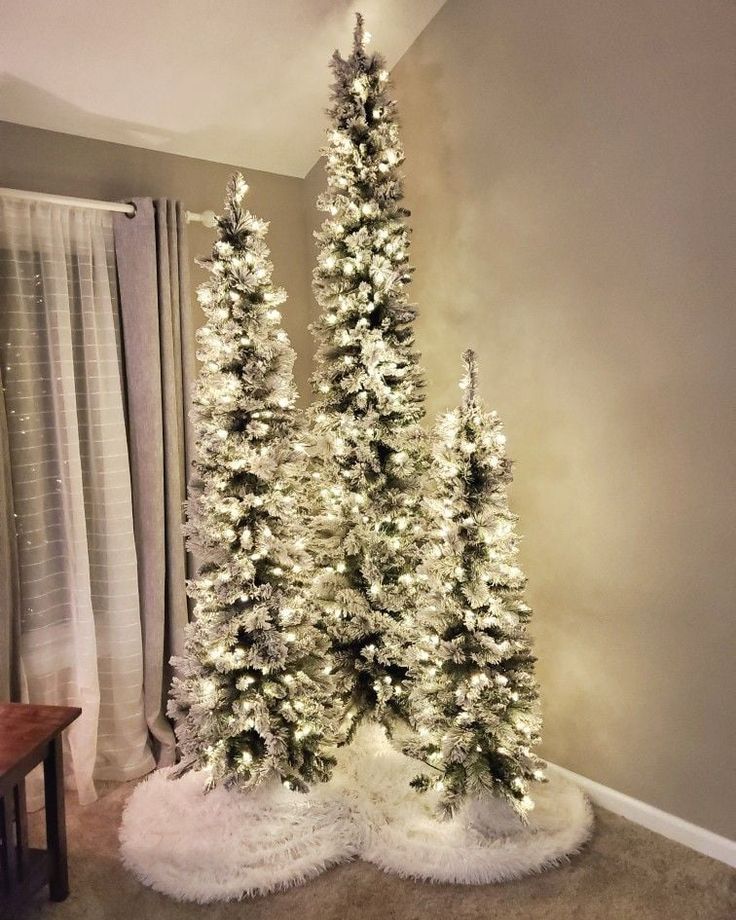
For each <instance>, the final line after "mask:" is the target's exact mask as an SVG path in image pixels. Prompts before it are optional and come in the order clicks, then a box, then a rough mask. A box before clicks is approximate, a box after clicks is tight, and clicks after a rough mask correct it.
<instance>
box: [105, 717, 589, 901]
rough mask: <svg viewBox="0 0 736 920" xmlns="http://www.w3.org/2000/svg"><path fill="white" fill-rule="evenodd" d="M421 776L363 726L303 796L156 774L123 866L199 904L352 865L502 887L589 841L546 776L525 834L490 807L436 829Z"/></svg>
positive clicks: (477, 804) (569, 800) (579, 813)
mask: <svg viewBox="0 0 736 920" xmlns="http://www.w3.org/2000/svg"><path fill="white" fill-rule="evenodd" d="M423 767H424V765H423V764H419V763H417V762H416V761H414V760H411V759H410V758H408V757H405V756H404V755H402V754H400V753H399V752H397V751H396V750H395V749H394V748H393V747H392V746H391V744H390V742H389V741H388V739H387V738H386V735H385V732H384V730H383V729H382V728H381V727H379V726H378V725H375V724H372V723H366V724H364V725H363V726H361V728H360V729H359V730H358V732H357V733H356V736H355V739H354V741H353V743H352V744H351V745H350V746H349V747H347V748H344V749H342V750H340V751H339V752H338V766H337V768H336V770H335V774H334V776H333V779H332V780H331V781H330V782H329V783H327V784H325V785H316V786H314V787H313V789H312V791H311V792H310V793H309V794H308V795H303V794H300V793H297V792H291V791H290V790H288V789H285V788H284V787H283V786H282V785H281V784H280V783H278V782H275V783H272V784H268V785H267V786H265V787H261V788H259V789H256V790H253V791H250V792H246V793H243V792H237V791H234V790H231V791H228V790H225V789H223V788H216V789H214V790H213V791H212V792H209V793H207V794H206V795H205V794H204V792H203V788H204V783H205V779H204V776H203V774H201V773H188V774H185V775H184V776H183V777H181V778H179V779H175V780H168V779H167V772H168V771H166V770H160V771H158V772H157V773H154V774H153V775H152V776H151V777H150V778H149V779H148V780H146V781H145V782H143V783H140V784H139V785H138V786H137V787H136V788H135V789H134V791H133V793H132V795H131V796H130V798H129V800H128V804H127V806H126V809H125V813H124V815H123V823H122V827H121V829H120V842H121V853H122V859H123V863H124V864H125V865H126V866H127V867H128V869H130V870H131V871H132V872H133V874H134V875H135V876H136V877H137V878H138V879H139V880H140V881H141V882H143V883H144V884H146V885H149V886H150V887H152V888H155V889H156V890H158V891H161V892H163V893H164V894H168V895H170V896H172V897H174V898H177V899H180V900H184V901H198V902H200V903H208V902H212V901H227V900H235V899H238V898H242V897H246V896H249V895H261V894H267V893H269V892H271V891H276V890H278V889H282V888H287V887H289V886H291V885H297V884H300V883H302V882H305V881H306V880H307V879H309V878H312V877H314V876H316V875H318V874H319V873H320V872H322V871H323V870H324V869H326V868H328V867H329V866H333V865H336V864H338V863H341V862H345V861H347V860H350V859H353V858H354V857H356V856H359V857H360V858H361V859H364V860H366V861H367V862H370V863H373V864H375V865H376V866H380V867H381V868H382V869H384V870H385V871H386V872H390V873H392V874H396V875H401V876H404V877H409V878H415V879H420V880H425V881H431V882H450V883H455V884H466V885H471V884H488V883H491V882H502V881H506V880H508V879H513V878H518V877H520V876H522V875H527V874H529V873H532V872H540V871H542V870H543V869H546V868H549V867H550V866H553V865H555V864H557V863H559V862H561V861H562V860H563V859H565V858H566V857H568V856H570V855H571V854H573V853H576V852H577V851H578V850H579V849H580V847H581V846H582V845H583V844H584V843H585V841H586V840H587V839H588V837H589V836H590V833H591V829H592V825H593V816H592V810H591V808H590V805H589V803H588V801H587V799H586V798H585V796H584V795H583V793H582V792H581V790H580V789H578V787H577V786H574V785H572V784H571V783H568V782H566V781H565V780H562V779H559V778H557V777H553V778H552V779H551V781H550V782H549V783H540V784H538V785H537V786H536V788H534V789H533V790H532V792H531V795H532V798H533V799H534V801H535V804H536V807H535V809H534V811H532V813H531V815H530V821H529V824H528V825H527V826H526V827H524V826H522V825H521V823H520V822H519V819H518V818H517V817H516V816H515V815H514V814H513V812H512V811H511V809H510V808H508V806H506V805H505V804H504V803H503V802H500V801H497V800H495V799H492V798H489V799H484V800H475V801H472V802H470V803H468V804H467V805H466V806H465V807H464V808H463V809H462V810H461V811H460V812H458V814H457V815H456V816H455V817H454V818H453V819H452V820H450V821H441V820H438V819H437V818H436V817H435V812H434V808H435V806H436V804H437V796H436V795H435V794H433V793H432V792H428V793H424V794H421V795H420V794H418V793H416V792H415V791H414V790H413V789H412V788H410V786H409V781H410V780H411V779H412V777H414V776H415V775H416V774H417V773H418V772H419V771H420V770H421V769H422V768H423ZM424 769H426V768H424Z"/></svg>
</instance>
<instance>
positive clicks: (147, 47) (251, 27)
mask: <svg viewBox="0 0 736 920" xmlns="http://www.w3.org/2000/svg"><path fill="white" fill-rule="evenodd" d="M443 3H444V0H362V2H352V0H342V2H341V0H217V2H215V0H31V2H29V0H3V2H2V26H1V27H0V63H1V66H2V71H3V72H2V74H0V120H4V121H13V122H17V123H19V124H25V125H31V126H33V127H38V128H47V129H50V130H53V131H62V132H64V133H67V134H79V135H82V136H83V137H94V138H99V139H101V140H106V141H114V142H117V143H121V144H131V145H133V146H136V147H147V148H152V149H155V150H162V151H166V152H169V153H178V154H183V155H185V156H191V157H199V158H202V159H206V160H215V161H218V162H222V163H232V164H237V165H243V166H247V167H250V168H252V169H264V170H269V171H271V172H277V173H283V174H286V175H293V176H304V175H305V174H306V173H307V172H308V170H309V169H310V167H311V166H312V165H313V164H314V162H315V161H316V160H317V158H318V152H319V147H320V145H321V143H322V136H323V131H324V125H325V119H324V114H323V111H324V108H325V106H326V104H327V94H328V86H329V83H330V75H329V71H328V67H327V64H328V61H329V58H330V55H331V53H332V51H333V50H334V49H335V48H336V47H339V48H340V49H341V50H343V51H347V50H348V48H349V46H350V42H351V33H352V28H353V22H354V13H355V10H357V9H360V10H361V12H363V14H364V15H365V17H366V26H367V28H368V30H369V31H370V32H371V33H372V35H373V36H374V38H373V45H374V46H375V47H376V48H377V49H380V50H381V51H382V52H383V53H384V54H385V55H386V57H387V59H388V63H389V66H393V64H395V63H396V61H398V60H399V58H400V57H401V55H402V54H403V53H404V52H405V51H406V50H407V49H408V48H409V46H410V45H411V44H412V42H413V41H414V39H415V38H416V37H417V35H418V34H419V33H420V32H421V31H422V29H423V28H424V27H425V26H426V25H427V23H428V22H429V21H430V19H432V17H433V16H434V15H435V13H436V12H437V11H438V10H439V9H440V7H441V6H442V5H443Z"/></svg>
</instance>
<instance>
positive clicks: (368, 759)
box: [329, 724, 593, 885]
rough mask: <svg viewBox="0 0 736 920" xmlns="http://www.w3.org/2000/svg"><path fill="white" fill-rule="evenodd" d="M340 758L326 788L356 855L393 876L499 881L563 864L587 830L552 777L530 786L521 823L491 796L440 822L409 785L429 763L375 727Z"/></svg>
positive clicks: (573, 792) (432, 802)
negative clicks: (349, 829) (354, 837)
mask: <svg viewBox="0 0 736 920" xmlns="http://www.w3.org/2000/svg"><path fill="white" fill-rule="evenodd" d="M338 756H339V764H338V768H337V769H336V771H335V776H334V778H333V779H332V780H331V782H330V784H329V785H330V786H331V787H332V788H333V790H334V793H335V794H336V795H339V797H340V798H342V800H343V801H345V802H349V803H350V806H351V809H352V811H353V815H354V820H355V821H356V822H357V824H358V825H359V826H360V828H361V841H360V846H361V853H360V856H361V859H364V860H366V861H367V862H371V863H374V864H375V865H377V866H380V867H381V868H382V869H384V870H385V871H387V872H390V873H392V874H395V875H401V876H404V877H409V878H415V879H421V880H426V881H431V882H451V883H456V884H466V885H474V884H488V883H491V882H502V881H506V880H508V879H513V878H518V877H520V876H522V875H527V874H529V873H532V872H540V871H542V870H543V869H546V868H548V867H550V866H553V865H555V864H557V863H559V862H561V861H562V860H564V859H565V858H566V857H568V856H570V855H572V854H574V853H576V852H577V851H578V850H579V849H580V847H581V846H582V845H583V844H584V843H585V841H586V840H587V839H588V837H589V836H590V834H591V831H592V827H593V813H592V809H591V807H590V804H589V802H588V800H587V798H586V797H585V795H584V794H583V792H582V791H581V790H580V789H579V788H578V787H577V786H575V785H573V784H572V783H569V782H567V781H566V780H563V779H561V778H558V777H553V778H552V779H551V780H550V781H549V782H548V783H538V784H536V786H535V787H534V788H533V789H532V790H531V792H530V794H531V796H532V798H533V799H534V802H535V808H534V810H533V811H532V812H531V814H530V820H529V824H528V825H527V826H524V825H522V824H521V822H520V821H519V819H518V818H517V817H516V815H515V814H514V813H513V812H512V811H511V809H510V808H509V807H508V806H507V805H506V804H505V803H503V802H502V801H499V800H496V799H493V798H490V797H489V798H487V799H475V800H473V801H471V802H469V803H468V804H467V805H466V806H465V807H464V808H463V809H462V810H461V811H459V812H458V813H457V814H456V816H455V817H454V818H453V819H452V820H449V821H442V820H438V819H437V817H436V816H435V815H436V813H435V810H434V809H435V807H436V805H437V802H438V796H437V795H436V794H433V793H432V792H427V793H423V794H421V795H420V794H417V793H416V792H415V791H414V790H413V789H411V788H410V787H409V781H410V780H411V779H412V777H414V776H416V774H417V773H419V772H428V771H427V768H426V767H425V765H424V764H421V763H418V762H417V761H414V760H411V759H410V758H408V757H405V756H404V755H402V754H400V753H398V752H397V751H396V750H395V749H394V748H393V747H392V746H391V744H390V743H389V741H388V739H387V738H386V735H385V732H384V731H383V729H382V728H380V727H379V726H377V725H371V724H366V725H364V726H362V727H361V728H360V729H359V731H358V732H357V733H356V737H355V740H354V741H353V743H352V744H351V745H350V747H349V748H346V749H345V750H343V751H340V752H339V755H338Z"/></svg>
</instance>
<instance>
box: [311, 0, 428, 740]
mask: <svg viewBox="0 0 736 920" xmlns="http://www.w3.org/2000/svg"><path fill="white" fill-rule="evenodd" d="M368 39H369V36H368V35H367V33H366V32H365V31H364V28H363V20H362V17H361V16H360V15H358V17H357V26H356V29H355V33H354V44H353V50H352V53H351V54H350V56H349V57H348V58H347V59H343V58H342V57H341V56H340V55H339V54H338V53H337V52H335V55H334V57H333V61H332V69H333V72H334V76H335V83H334V85H333V88H332V104H331V108H330V110H329V114H330V117H331V129H330V130H329V133H328V144H327V146H326V148H325V150H324V153H325V156H326V170H327V182H328V191H327V192H326V193H325V194H324V195H322V196H321V197H320V199H319V201H318V206H319V207H320V209H321V210H324V211H326V212H327V213H328V217H327V218H326V220H325V221H324V223H323V225H322V228H321V231H320V232H319V233H318V234H317V240H318V243H319V247H320V248H319V254H318V261H317V267H316V269H315V272H314V291H315V296H316V298H317V301H318V303H319V304H320V306H321V308H322V309H321V315H320V317H319V319H318V321H317V322H316V323H315V324H314V325H313V327H312V329H313V332H314V334H315V336H316V338H317V341H318V351H317V371H316V373H315V374H314V376H313V384H314V391H315V400H314V404H313V407H312V412H311V422H312V429H313V434H314V440H315V445H316V448H315V456H314V462H313V465H312V487H313V488H312V494H313V501H312V529H313V534H314V553H315V558H316V563H317V570H316V576H317V577H316V582H315V589H314V601H315V603H316V604H317V606H318V607H319V608H320V609H321V610H322V615H323V617H324V627H325V629H326V631H327V633H328V635H329V637H330V640H331V643H332V652H333V656H334V660H335V666H336V672H335V676H336V679H337V682H338V686H339V689H340V692H341V696H342V699H343V700H344V701H345V702H346V703H347V708H348V714H349V722H350V724H351V726H352V728H355V727H356V726H357V724H358V723H359V721H360V719H361V717H362V716H364V715H366V714H369V715H372V716H374V717H375V718H377V719H379V720H380V721H382V722H384V723H385V724H387V725H390V723H391V722H392V721H393V720H394V718H395V717H399V718H405V716H406V688H405V687H404V680H405V677H406V668H405V656H406V649H407V646H408V645H409V644H410V643H411V641H412V638H413V632H412V629H411V623H412V617H413V609H414V606H415V603H416V597H417V567H418V561H419V551H420V545H421V541H422V517H421V498H420V494H419V491H418V486H419V483H420V477H421V473H422V470H423V469H424V468H425V466H426V464H425V461H424V454H423V452H424V446H423V440H422V432H421V428H420V424H419V423H420V420H421V418H422V416H423V391H422V387H423V382H422V378H421V374H420V371H419V369H418V366H417V355H416V354H415V353H414V351H413V346H414V334H413V321H414V317H415V310H414V308H413V307H412V306H411V305H410V304H409V303H408V299H407V293H406V286H407V284H408V282H409V280H410V276H411V269H410V268H409V264H408V252H409V231H408V228H407V226H406V224H405V218H406V216H407V215H408V212H407V211H406V210H405V209H404V208H403V207H402V205H401V200H402V197H403V192H402V180H401V175H400V172H399V167H400V165H401V163H402V161H403V158H404V154H403V149H402V146H401V141H400V139H399V131H398V125H397V122H396V112H395V105H394V103H393V102H392V101H391V100H390V99H389V97H388V95H387V88H388V72H387V70H386V68H385V63H384V61H383V59H382V58H381V57H380V55H378V54H371V53H369V52H368V51H367V50H366V44H367V42H368Z"/></svg>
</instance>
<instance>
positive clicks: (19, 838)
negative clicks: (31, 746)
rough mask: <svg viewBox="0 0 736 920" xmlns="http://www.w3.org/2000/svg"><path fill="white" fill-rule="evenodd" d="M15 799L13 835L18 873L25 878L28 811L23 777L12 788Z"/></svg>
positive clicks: (26, 870)
mask: <svg viewBox="0 0 736 920" xmlns="http://www.w3.org/2000/svg"><path fill="white" fill-rule="evenodd" d="M13 799H14V801H15V836H16V846H17V852H18V875H19V876H20V878H21V879H23V880H25V879H26V878H27V876H28V868H29V867H28V812H27V811H26V781H25V780H24V779H22V780H20V782H19V783H18V784H17V785H16V786H15V788H14V789H13Z"/></svg>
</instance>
